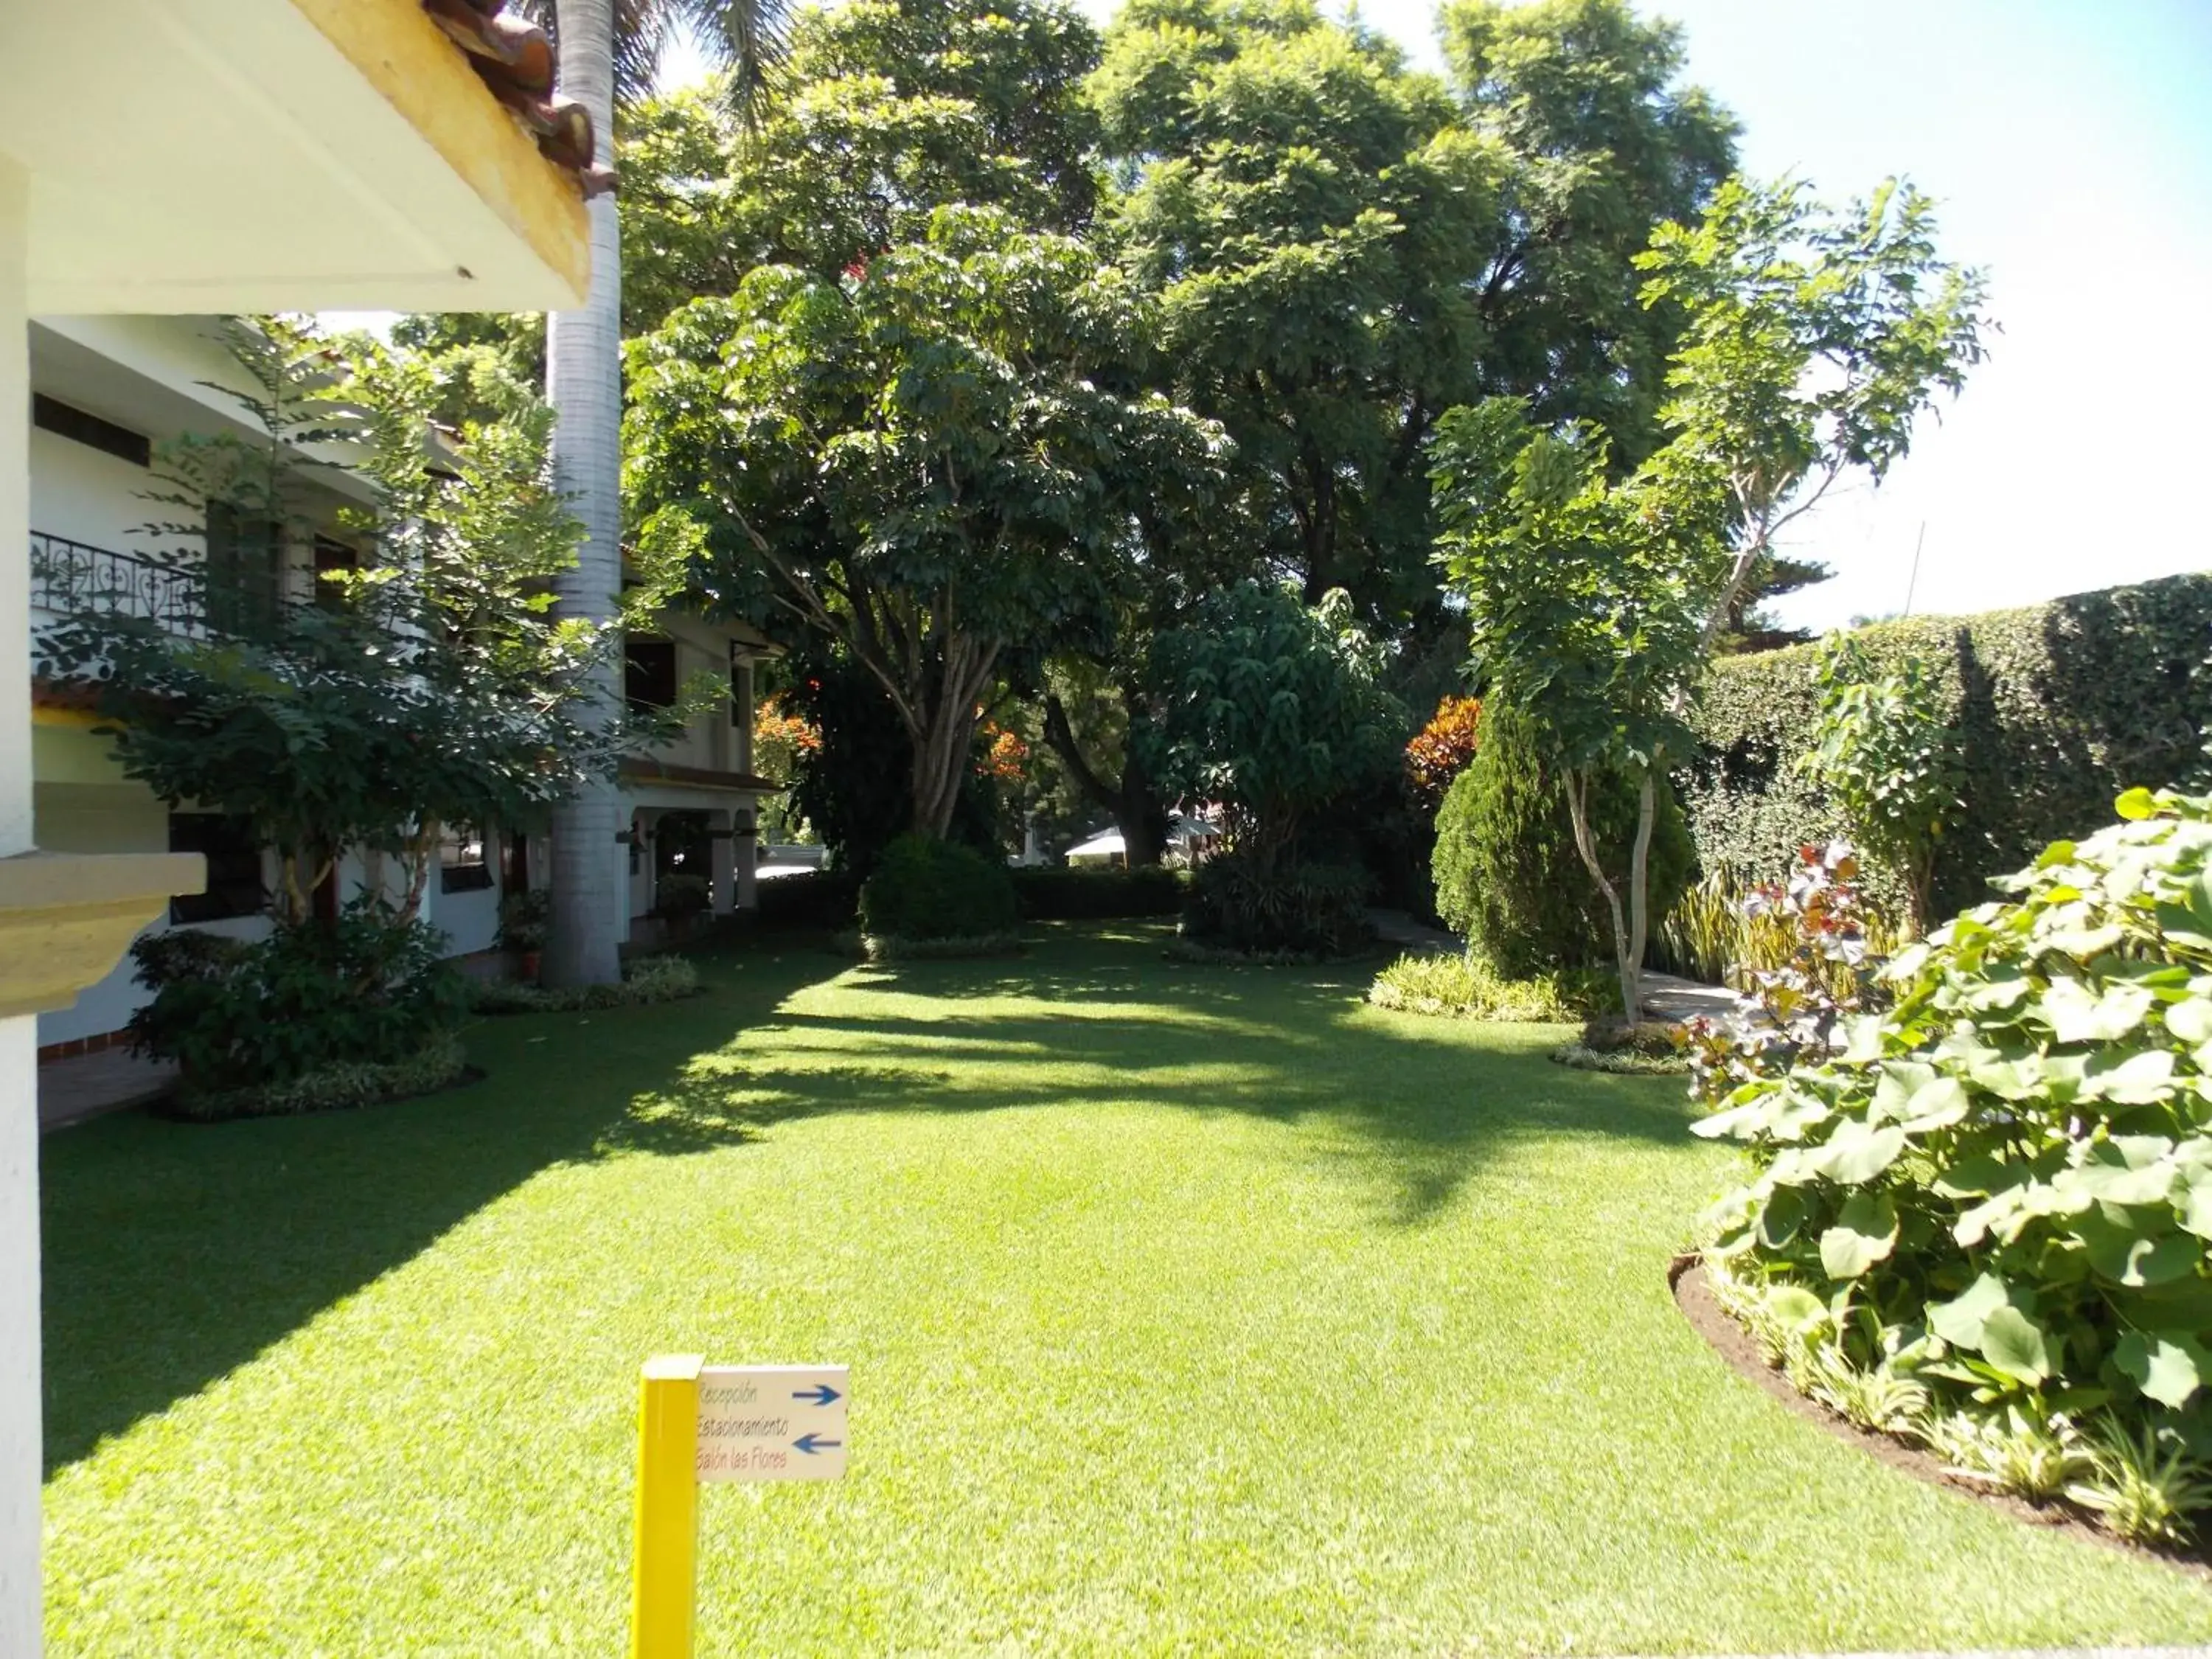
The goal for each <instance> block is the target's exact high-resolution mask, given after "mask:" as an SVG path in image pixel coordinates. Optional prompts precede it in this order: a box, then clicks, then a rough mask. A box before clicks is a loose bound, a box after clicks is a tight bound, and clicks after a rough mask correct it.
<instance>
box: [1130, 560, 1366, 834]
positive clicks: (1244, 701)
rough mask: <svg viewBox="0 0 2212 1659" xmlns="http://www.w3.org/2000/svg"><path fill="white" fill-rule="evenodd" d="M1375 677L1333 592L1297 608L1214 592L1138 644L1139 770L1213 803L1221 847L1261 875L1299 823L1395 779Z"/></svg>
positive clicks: (1253, 588) (1342, 599)
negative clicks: (1148, 704)
mask: <svg viewBox="0 0 2212 1659" xmlns="http://www.w3.org/2000/svg"><path fill="white" fill-rule="evenodd" d="M1382 668H1383V653H1382V652H1381V651H1380V650H1379V649H1378V648H1377V647H1376V645H1375V643H1374V642H1373V641H1371V640H1370V638H1369V637H1368V636H1367V635H1366V633H1365V632H1364V630H1363V629H1360V627H1359V626H1358V623H1356V622H1355V621H1354V619H1353V618H1352V603H1351V600H1350V599H1349V598H1347V597H1346V595H1345V594H1344V593H1342V592H1333V593H1330V594H1328V595H1326V596H1325V597H1324V598H1323V599H1322V603H1321V604H1320V605H1318V606H1309V605H1305V604H1304V603H1303V602H1302V601H1301V600H1300V599H1299V598H1298V596H1297V593H1296V592H1294V591H1292V590H1291V589H1288V588H1282V587H1270V586H1266V585H1264V584H1262V583H1259V582H1251V581H1247V582H1240V583H1238V584H1237V586H1234V587H1229V588H1224V589H1222V590H1221V591H1220V592H1216V593H1213V594H1211V595H1209V596H1208V597H1207V598H1206V599H1203V600H1201V601H1200V603H1199V604H1198V605H1196V606H1195V607H1194V609H1193V611H1192V612H1191V614H1190V617H1189V618H1188V620H1187V621H1186V622H1185V623H1183V625H1182V626H1180V627H1177V628H1173V629H1168V630H1166V631H1165V632H1164V633H1162V634H1160V635H1158V636H1157V637H1156V638H1155V639H1154V640H1153V641H1152V653H1151V658H1150V660H1149V663H1148V665H1147V670H1148V671H1147V675H1146V678H1147V680H1148V682H1149V685H1150V689H1151V690H1152V696H1153V699H1154V702H1155V704H1156V714H1155V717H1154V721H1153V724H1152V726H1151V727H1150V728H1148V730H1147V732H1146V734H1145V736H1146V741H1147V742H1148V744H1150V746H1151V747H1152V766H1153V770H1154V771H1155V773H1156V774H1157V775H1158V776H1159V777H1160V779H1161V780H1162V781H1163V782H1164V785H1165V786H1166V787H1167V788H1168V789H1169V790H1170V791H1171V792H1172V793H1176V794H1177V795H1180V796H1182V797H1184V798H1185V799H1191V800H1194V801H1206V802H1214V803H1218V804H1219V805H1221V806H1222V807H1224V808H1225V810H1226V811H1227V813H1228V815H1229V826H1228V827H1229V831H1230V839H1231V842H1233V843H1234V844H1235V845H1236V846H1237V848H1239V849H1240V850H1242V851H1243V852H1244V853H1246V854H1248V855H1249V856H1250V857H1251V858H1252V859H1253V860H1255V863H1256V864H1257V865H1258V866H1259V867H1261V868H1262V869H1269V868H1273V866H1275V864H1276V863H1277V861H1278V860H1279V859H1280V858H1281V857H1282V856H1284V855H1285V854H1293V853H1294V851H1295V844H1296V840H1297V832H1298V829H1299V825H1300V823H1301V821H1302V820H1303V819H1304V817H1306V816H1307V815H1308V814H1310V812H1311V811H1314V810H1315V809H1316V808H1317V807H1320V806H1322V805H1325V804H1326V803H1328V801H1330V800H1332V799H1336V798H1337V797H1339V796H1340V795H1342V794H1344V793H1346V791H1349V790H1354V789H1358V788H1360V787H1363V786H1368V785H1372V784H1374V783H1376V781H1378V780H1381V779H1383V778H1387V777H1388V776H1389V775H1390V773H1392V772H1393V771H1394V770H1395V769H1396V765H1397V762H1398V750H1399V745H1400V744H1401V743H1402V742H1403V741H1404V738H1405V732H1404V727H1405V726H1406V724H1407V721H1406V716H1405V711H1404V710H1403V709H1402V708H1400V707H1399V706H1398V704H1397V703H1396V702H1395V699H1393V698H1392V697H1391V696H1389V694H1388V693H1387V692H1386V691H1385V690H1383V686H1382V684H1381V675H1382Z"/></svg>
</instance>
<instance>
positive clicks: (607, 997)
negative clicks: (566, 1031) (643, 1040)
mask: <svg viewBox="0 0 2212 1659" xmlns="http://www.w3.org/2000/svg"><path fill="white" fill-rule="evenodd" d="M702 988H703V987H702V986H701V985H700V983H699V969H698V968H697V966H696V964H694V963H693V962H692V960H691V958H690V957H677V956H657V957H631V958H630V959H629V961H628V962H626V963H623V977H622V981H621V982H620V983H619V984H615V985H571V986H565V987H562V988H560V989H558V990H556V989H554V988H553V987H550V986H544V985H525V984H523V983H521V982H520V981H515V980H486V981H479V982H477V984H475V985H472V986H471V987H470V990H469V1009H470V1012H472V1013H478V1014H489V1015H492V1016H495V1017H496V1016H500V1015H505V1014H573V1013H582V1012H587V1011H590V1010H592V1009H598V1008H637V1007H642V1006H646V1005H647V1004H648V1003H654V1002H675V1001H678V1000H681V999H683V998H684V997H690V996H696V995H698V994H699V992H700V991H701V990H702Z"/></svg>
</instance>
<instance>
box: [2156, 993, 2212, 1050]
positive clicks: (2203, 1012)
mask: <svg viewBox="0 0 2212 1659" xmlns="http://www.w3.org/2000/svg"><path fill="white" fill-rule="evenodd" d="M2166 1030H2168V1031H2169V1032H2171V1033H2172V1035H2173V1036H2175V1037H2176V1038H2177V1039H2179V1041H2181V1042H2186V1043H2188V1044H2189V1045H2190V1046H2191V1047H2192V1048H2194V1047H2195V1046H2196V1045H2197V1044H2198V1043H2200V1042H2212V1000H2207V999H2206V998H2203V997H2191V998H2190V999H2189V1000H2187V1001H2186V1002H2176V1003H2172V1004H2169V1005H2168V1006H2167V1007H2166Z"/></svg>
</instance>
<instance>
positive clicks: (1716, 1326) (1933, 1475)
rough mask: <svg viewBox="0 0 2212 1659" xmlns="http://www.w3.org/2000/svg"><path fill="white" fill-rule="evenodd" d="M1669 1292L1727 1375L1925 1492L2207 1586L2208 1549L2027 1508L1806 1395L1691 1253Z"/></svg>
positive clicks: (2067, 1511) (1678, 1259)
mask: <svg viewBox="0 0 2212 1659" xmlns="http://www.w3.org/2000/svg"><path fill="white" fill-rule="evenodd" d="M1667 1287H1668V1293H1669V1294H1670V1295H1671V1296H1672V1297H1673V1298H1674V1306H1675V1309H1676V1310H1677V1311H1678V1312H1680V1314H1681V1316H1682V1318H1683V1320H1684V1321H1685V1322H1686V1323H1687V1324H1688V1325H1689V1327H1690V1328H1691V1329H1692V1331H1694V1332H1696V1333H1697V1334H1698V1336H1699V1339H1700V1340H1703V1341H1704V1342H1705V1346H1707V1347H1709V1348H1711V1350H1712V1351H1713V1352H1714V1353H1715V1355H1717V1357H1718V1358H1719V1359H1720V1360H1721V1362H1722V1363H1723V1364H1725V1365H1727V1366H1728V1368H1729V1370H1733V1371H1734V1372H1735V1373H1736V1375H1737V1376H1741V1377H1742V1378H1743V1379H1744V1380H1745V1381H1746V1382H1747V1383H1751V1384H1752V1385H1753V1386H1754V1387H1755V1388H1758V1389H1761V1390H1763V1391H1764V1392H1765V1394H1766V1395H1768V1396H1769V1397H1770V1398H1771V1399H1772V1400H1773V1401H1775V1402H1776V1403H1777V1404H1778V1405H1780V1406H1781V1407H1783V1409H1784V1410H1785V1411H1787V1412H1789V1413H1791V1414H1792V1415H1794V1416H1796V1417H1801V1418H1802V1419H1805V1421H1807V1422H1808V1423H1811V1424H1813V1425H1816V1426H1817V1427H1819V1428H1820V1429H1822V1430H1824V1431H1826V1432H1827V1433H1829V1434H1831V1435H1832V1436H1834V1437H1836V1438H1837V1439H1838V1440H1841V1441H1843V1442H1844V1443H1846V1444H1848V1445H1851V1446H1855V1447H1857V1449H1859V1450H1861V1451H1863V1452H1864V1453H1865V1454H1866V1455H1868V1456H1869V1457H1871V1458H1873V1459H1874V1460H1875V1462H1878V1463H1881V1464H1884V1465H1887V1467H1888V1468H1893V1469H1896V1470H1899V1472H1901V1473H1903V1474H1909V1475H1911V1476H1912V1478H1913V1479H1915V1480H1921V1481H1924V1482H1926V1483H1927V1484H1928V1485H1929V1486H1941V1487H1942V1488H1944V1489H1945V1490H1946V1491H1948V1492H1959V1493H1962V1494H1965V1495H1966V1496H1968V1497H1971V1498H1977V1499H1978V1500H1980V1501H1981V1502H1982V1503H1984V1504H1988V1505H1989V1506H1990V1507H1991V1508H1993V1509H1996V1510H2001V1511H2002V1512H2003V1513H2004V1514H2006V1515H2008V1516H2011V1517H2012V1518H2013V1519H2015V1521H2018V1522H2021V1523H2023V1524H2024V1525H2027V1526H2031V1527H2041V1528H2048V1529H2050V1530H2051V1531H2055V1532H2063V1533H2066V1534H2070V1535H2072V1536H2074V1537H2075V1538H2079V1539H2081V1540H2082V1541H2085V1542H2087V1543H2091V1544H2095V1545H2100V1546H2101V1547H2104V1548H2106V1549H2109V1550H2118V1551H2121V1552H2123V1553H2126V1554H2129V1555H2138V1556H2148V1558H2150V1559H2153V1560H2154V1561H2158V1562H2161V1563H2163V1564H2164V1565H2166V1566H2169V1567H2172V1568H2174V1569H2176V1570H2178V1571H2182V1572H2185V1573H2188V1574H2189V1575H2190V1576H2191V1577H2196V1578H2201V1579H2203V1580H2204V1581H2206V1582H2207V1583H2212V1547H2208V1548H2205V1549H2200V1550H2199V1551H2197V1552H2194V1553H2191V1552H2189V1551H2184V1550H2176V1549H2172V1548H2170V1547H2158V1546H2154V1545H2147V1544H2133V1543H2130V1542H2129V1541H2127V1540H2126V1539H2124V1538H2121V1537H2119V1536H2118V1535H2117V1534H2114V1533H2112V1532H2111V1531H2109V1530H2108V1529H2107V1528H2104V1527H2100V1526H2099V1525H2098V1524H2097V1521H2096V1517H2095V1516H2093V1514H2092V1513H2090V1512H2089V1511H2088V1510H2084V1509H2082V1508H2081V1506H2080V1505H2079V1504H2074V1503H2072V1502H2070V1501H2069V1500H2067V1499H2066V1498H2053V1499H2051V1501H2050V1502H2048V1503H2045V1504H2032V1503H2030V1502H2029V1501H2028V1500H2027V1498H2021V1497H2017V1496H2015V1494H2013V1493H2011V1492H2006V1491H2004V1490H2003V1489H2002V1488H2001V1487H1998V1486H1994V1485H1991V1484H1990V1482H1988V1481H1986V1480H1977V1479H1976V1478H1975V1477H1974V1476H1972V1474H1968V1473H1966V1471H1965V1470H1963V1469H1961V1468H1958V1467H1957V1466H1955V1465H1954V1464H1951V1463H1947V1462H1944V1461H1943V1459H1942V1458H1940V1457H1938V1456H1937V1455H1936V1454H1935V1453H1934V1452H1932V1451H1929V1449H1927V1448H1926V1447H1924V1446H1923V1445H1922V1444H1920V1443H1918V1442H1917V1441H1915V1440H1912V1439H1909V1438H1907V1437H1905V1436H1903V1435H1900V1434H1896V1433H1892V1432H1888V1431H1883V1430H1879V1429H1863V1428H1861V1427H1860V1426H1859V1425H1857V1424H1856V1423H1854V1422H1852V1421H1851V1420H1850V1419H1849V1418H1848V1417H1845V1416H1844V1414H1843V1413H1841V1412H1839V1411H1838V1410H1836V1409H1835V1408H1834V1407H1832V1406H1830V1405H1828V1404H1827V1403H1826V1401H1820V1400H1817V1399H1815V1398H1814V1396H1813V1395H1809V1394H1806V1393H1804V1392H1803V1391H1802V1390H1801V1389H1799V1388H1798V1387H1797V1385H1796V1383H1792V1382H1791V1381H1790V1375H1789V1373H1788V1372H1787V1371H1786V1370H1784V1368H1783V1367H1782V1365H1781V1364H1780V1363H1779V1362H1778V1361H1776V1360H1773V1359H1771V1358H1768V1356H1767V1355H1766V1354H1765V1352H1763V1351H1762V1350H1761V1348H1760V1346H1759V1339H1758V1338H1757V1337H1755V1336H1753V1334H1752V1333H1751V1332H1750V1331H1748V1330H1747V1329H1746V1328H1744V1325H1743V1323H1742V1322H1741V1321H1740V1320H1739V1319H1737V1318H1736V1316H1735V1315H1734V1314H1731V1313H1730V1312H1729V1310H1728V1309H1727V1308H1726V1307H1725V1306H1723V1304H1722V1301H1721V1297H1720V1296H1719V1294H1718V1293H1717V1291H1715V1289H1714V1287H1713V1284H1712V1279H1711V1270H1710V1268H1708V1267H1707V1266H1706V1263H1705V1258H1704V1257H1703V1255H1700V1254H1699V1253H1698V1252H1697V1251H1694V1250H1689V1251H1685V1252H1683V1253H1682V1254H1680V1255H1677V1256H1675V1257H1674V1259H1673V1261H1670V1262H1668V1266H1667Z"/></svg>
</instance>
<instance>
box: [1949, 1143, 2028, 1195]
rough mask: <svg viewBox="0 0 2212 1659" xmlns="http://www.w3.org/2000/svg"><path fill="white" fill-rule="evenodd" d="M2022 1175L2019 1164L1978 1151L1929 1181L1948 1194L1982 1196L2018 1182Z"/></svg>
mask: <svg viewBox="0 0 2212 1659" xmlns="http://www.w3.org/2000/svg"><path fill="white" fill-rule="evenodd" d="M2022 1177H2023V1171H2022V1170H2021V1169H2020V1168H2019V1167H2018V1166H2017V1165H2015V1164H2007V1163H2005V1162H2004V1161H2003V1160H2002V1159H2001V1158H1993V1157H1991V1156H1990V1154H1989V1153H1987V1152H1975V1153H1972V1155H1970V1156H1968V1157H1966V1158H1960V1159H1959V1160H1958V1162H1956V1163H1955V1164H1951V1165H1950V1166H1949V1167H1948V1168H1947V1169H1945V1170H1942V1171H1941V1172H1940V1173H1938V1174H1937V1176H1936V1179H1935V1180H1934V1181H1932V1182H1929V1186H1930V1187H1931V1188H1934V1190H1935V1191H1936V1192H1938V1193H1941V1194H1942V1195H1943V1196H1944V1197H1945V1198H1982V1197H1986V1196H1987V1195H1988V1194H1990V1193H1994V1192H1996V1191H1999V1190H2000V1189H2002V1188H2006V1187H2010V1186H2013V1185H2015V1184H2016V1183H2018V1182H2020V1181H2021V1179H2022Z"/></svg>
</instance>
